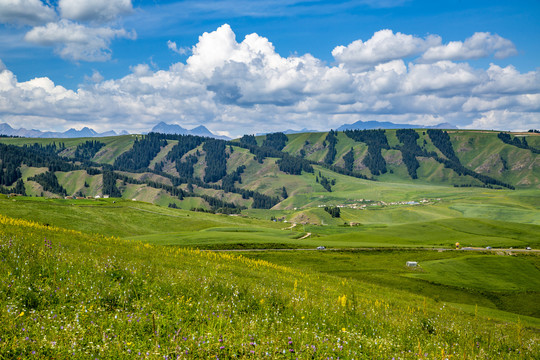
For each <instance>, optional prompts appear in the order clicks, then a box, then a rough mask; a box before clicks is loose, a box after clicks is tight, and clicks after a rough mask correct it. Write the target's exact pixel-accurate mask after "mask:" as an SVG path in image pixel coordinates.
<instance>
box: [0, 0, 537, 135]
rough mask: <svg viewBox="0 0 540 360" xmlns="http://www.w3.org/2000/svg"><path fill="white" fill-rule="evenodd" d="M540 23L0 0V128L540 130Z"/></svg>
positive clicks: (234, 0) (530, 7) (304, 7)
mask: <svg viewBox="0 0 540 360" xmlns="http://www.w3.org/2000/svg"><path fill="white" fill-rule="evenodd" d="M539 18H540V2H538V1H511V2H509V1H444V2H442V1H407V0H380V1H376V0H361V1H344V0H342V1H341V0H339V1H317V0H311V1H300V0H274V1H248V0H243V1H238V0H212V1H197V0H185V1H158V0H155V1H140V0H133V1H131V0H95V1H80V0H59V1H50V2H42V1H40V0H0V61H1V63H0V71H2V72H0V122H8V123H9V124H10V125H12V126H14V127H26V128H40V129H42V130H57V131H58V130H66V129H68V128H70V127H75V128H81V127H82V126H89V127H93V128H95V129H96V130H98V131H105V130H111V129H114V130H121V129H127V130H129V131H132V132H136V131H148V130H149V129H150V128H151V127H152V126H153V125H154V124H156V123H157V122H159V121H166V122H168V123H177V124H180V125H182V126H184V127H187V128H191V127H194V126H196V125H199V124H203V125H205V126H207V127H208V128H209V129H210V130H211V131H213V132H216V133H222V134H228V135H232V136H236V135H241V134H243V133H256V132H262V131H279V130H285V129H287V128H293V129H301V128H309V129H320V130H324V129H329V128H331V127H334V128H335V127H337V126H339V125H341V124H343V123H352V122H354V121H357V120H364V121H368V120H378V121H393V122H399V123H414V124H425V125H433V124H436V123H440V122H449V123H451V124H453V125H456V126H458V127H461V128H488V129H501V130H526V129H528V128H538V127H540V115H539V112H540V95H539V94H540V74H539V71H540V70H539V68H540V41H538V36H539V35H540V22H539V21H538V19H539ZM203 34H205V35H204V36H203ZM250 34H253V35H250ZM247 35H249V36H248V38H249V39H248V38H246V36H247ZM219 49H221V50H219ZM2 64H3V65H2ZM2 84H3V85H2Z"/></svg>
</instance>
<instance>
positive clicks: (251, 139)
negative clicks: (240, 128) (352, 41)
mask: <svg viewBox="0 0 540 360" xmlns="http://www.w3.org/2000/svg"><path fill="white" fill-rule="evenodd" d="M0 140H1V143H0V155H1V158H0V161H1V169H2V177H1V178H0V179H1V181H2V185H1V187H0V190H1V192H2V193H3V194H4V195H1V198H0V214H1V215H0V231H1V235H0V241H1V247H0V256H1V260H2V261H1V267H0V272H1V275H2V276H1V279H2V282H1V289H0V299H1V300H0V301H1V302H2V306H1V312H0V317H1V319H0V321H1V323H2V324H4V325H3V326H2V330H1V331H0V338H1V340H0V354H1V357H2V358H30V357H40V358H67V357H72V358H100V359H101V358H111V359H112V358H169V359H172V358H253V359H258V358H284V359H289V358H298V359H319V358H321V359H322V358H334V359H337V358H351V359H352V358H354V359H374V358H377V359H391V358H401V359H418V358H426V359H428V358H429V359H454V358H456V359H458V358H459V359H461V358H497V359H514V358H515V359H532V358H535V357H536V356H537V355H538V354H539V351H540V349H539V343H538V334H539V329H540V306H539V302H538V298H539V295H540V276H539V275H540V269H539V268H540V257H539V254H538V252H537V250H536V249H538V248H539V247H540V238H539V237H538V234H539V233H540V231H539V230H540V212H539V206H540V196H539V191H538V189H539V187H540V171H539V169H540V167H539V161H540V155H539V150H538V149H540V136H539V135H538V134H537V133H534V132H528V133H506V132H491V131H462V130H452V131H450V130H448V131H445V130H436V129H401V130H346V131H330V132H326V133H298V134H288V135H286V134H283V133H271V134H267V135H262V136H252V135H246V136H243V137H241V138H239V139H236V140H229V141H227V140H219V139H212V138H206V137H199V136H194V135H173V134H160V133H150V134H148V135H125V136H114V137H104V138H72V139H36V138H9V137H3V138H1V139H0ZM411 265H412V266H411Z"/></svg>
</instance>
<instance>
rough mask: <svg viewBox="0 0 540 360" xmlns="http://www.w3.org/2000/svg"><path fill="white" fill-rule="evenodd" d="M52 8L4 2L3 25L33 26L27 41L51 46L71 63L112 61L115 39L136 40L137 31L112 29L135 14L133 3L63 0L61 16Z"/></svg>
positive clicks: (36, 2)
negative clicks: (128, 15)
mask: <svg viewBox="0 0 540 360" xmlns="http://www.w3.org/2000/svg"><path fill="white" fill-rule="evenodd" d="M49 4H50V3H49V2H47V4H45V3H43V2H42V1H40V0H0V23H3V24H9V25H16V26H31V27H32V28H31V29H30V30H29V31H28V32H27V33H26V35H25V36H24V40H25V41H27V42H29V43H32V44H36V45H41V46H50V47H52V48H53V49H54V51H55V52H56V53H57V54H58V55H59V56H60V57H62V58H63V59H66V60H71V61H89V62H93V61H106V60H109V59H110V58H111V50H110V44H111V41H112V40H113V39H115V38H127V39H135V38H136V34H135V32H134V31H127V30H125V29H123V28H121V27H120V28H118V27H117V26H116V24H114V26H112V25H113V23H114V22H115V21H116V20H117V19H118V18H119V17H120V16H122V15H126V14H129V13H131V12H133V6H132V4H131V0H93V1H87V0H60V1H59V2H58V11H59V14H57V13H56V9H55V8H54V7H53V6H52V5H49ZM107 24H110V26H107Z"/></svg>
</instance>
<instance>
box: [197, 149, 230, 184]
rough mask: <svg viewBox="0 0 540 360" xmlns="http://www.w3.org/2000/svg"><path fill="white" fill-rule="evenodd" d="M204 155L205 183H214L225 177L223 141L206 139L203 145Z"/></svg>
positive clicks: (225, 160)
mask: <svg viewBox="0 0 540 360" xmlns="http://www.w3.org/2000/svg"><path fill="white" fill-rule="evenodd" d="M203 150H204V151H205V153H206V156H205V159H206V169H205V172H204V181H205V182H216V181H219V180H221V179H222V178H223V177H224V176H225V175H227V157H226V154H225V141H223V140H216V139H208V140H206V142H205V143H204V144H203Z"/></svg>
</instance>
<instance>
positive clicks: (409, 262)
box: [405, 261, 418, 267]
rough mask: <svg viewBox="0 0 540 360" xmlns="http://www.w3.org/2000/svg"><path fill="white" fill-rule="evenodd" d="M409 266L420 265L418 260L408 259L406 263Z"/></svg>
mask: <svg viewBox="0 0 540 360" xmlns="http://www.w3.org/2000/svg"><path fill="white" fill-rule="evenodd" d="M405 264H406V265H407V266H408V267H417V266H418V262H417V261H407V262H406V263H405Z"/></svg>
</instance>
